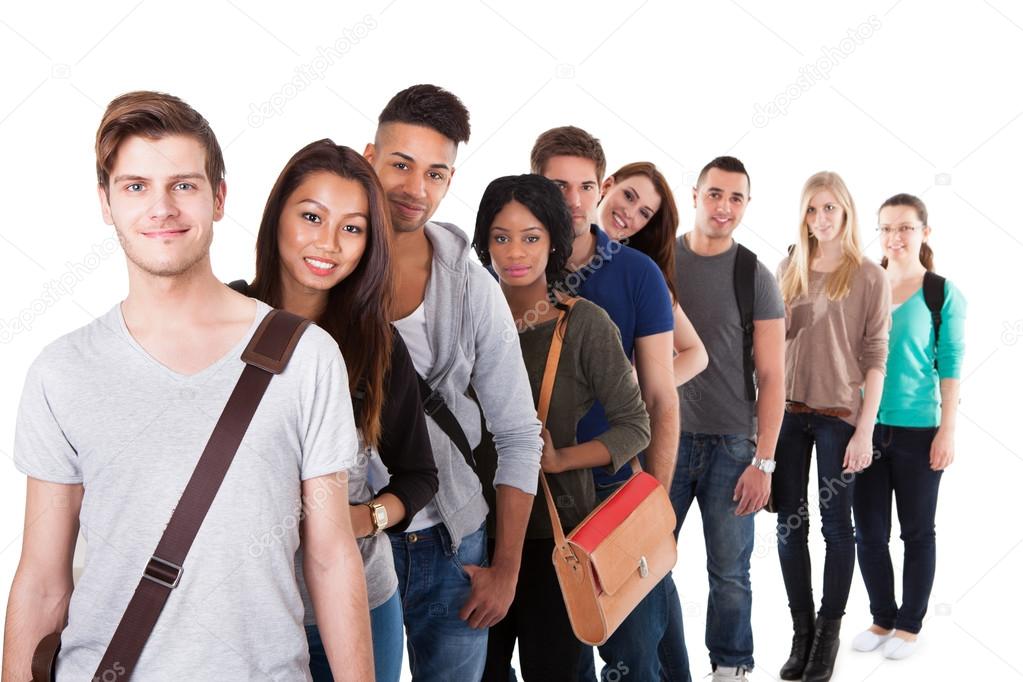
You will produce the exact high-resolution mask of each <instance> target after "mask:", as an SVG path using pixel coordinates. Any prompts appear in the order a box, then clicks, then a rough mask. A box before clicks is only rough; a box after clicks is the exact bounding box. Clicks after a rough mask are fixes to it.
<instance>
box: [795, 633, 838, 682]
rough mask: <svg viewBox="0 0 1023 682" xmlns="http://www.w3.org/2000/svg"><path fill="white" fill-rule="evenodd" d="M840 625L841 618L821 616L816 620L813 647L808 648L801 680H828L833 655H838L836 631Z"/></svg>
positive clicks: (833, 658) (831, 671)
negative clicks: (808, 652) (807, 659)
mask: <svg viewBox="0 0 1023 682" xmlns="http://www.w3.org/2000/svg"><path fill="white" fill-rule="evenodd" d="M841 627H842V619H841V618H835V619H831V618H821V619H819V620H818V621H817V632H816V633H815V634H814V638H813V647H811V648H810V660H809V662H808V663H807V664H806V670H804V671H803V682H828V680H830V679H831V673H833V672H834V670H835V657H836V656H838V631H839V630H840V629H841Z"/></svg>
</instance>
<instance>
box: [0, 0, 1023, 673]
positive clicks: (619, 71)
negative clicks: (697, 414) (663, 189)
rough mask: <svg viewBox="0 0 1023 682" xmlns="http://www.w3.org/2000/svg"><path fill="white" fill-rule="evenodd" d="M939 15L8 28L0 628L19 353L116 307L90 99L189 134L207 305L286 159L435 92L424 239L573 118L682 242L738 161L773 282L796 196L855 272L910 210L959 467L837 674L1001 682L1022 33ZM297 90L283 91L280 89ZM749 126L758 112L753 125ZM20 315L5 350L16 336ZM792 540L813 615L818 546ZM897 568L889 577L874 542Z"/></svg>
mask: <svg viewBox="0 0 1023 682" xmlns="http://www.w3.org/2000/svg"><path fill="white" fill-rule="evenodd" d="M950 4H951V3H950ZM97 7H103V9H95V8H97ZM945 7H947V6H946V5H945V4H943V3H942V4H939V3H927V2H923V1H922V0H900V1H899V2H895V1H894V0H883V1H873V2H871V1H868V2H864V3H856V4H855V5H854V4H853V3H845V4H841V5H831V4H825V3H820V2H812V3H811V2H800V3H785V4H784V5H782V4H781V3H777V4H775V3H772V4H771V5H767V4H765V3H753V2H752V1H751V0H743V1H742V2H721V3H703V4H700V5H694V4H689V3H686V4H682V3H677V2H667V1H664V2H657V1H654V0H651V1H649V2H633V1H625V0H623V2H620V3H617V4H614V5H610V4H608V5H604V4H595V3H571V4H569V3H554V2H542V3H539V2H535V3H534V2H528V3H526V2H519V3H515V4H507V5H506V4H500V5H499V4H498V3H497V2H493V3H464V4H460V5H458V8H457V10H445V9H442V4H441V3H420V2H413V0H394V1H393V2H390V3H389V4H384V3H381V4H372V3H361V4H360V3H339V2H332V3H321V4H316V5H308V6H306V5H300V4H296V3H282V2H259V3H241V2H226V1H220V0H217V1H213V2H204V3H193V2H176V3H160V2H155V1H154V0H143V1H142V2H137V3H136V2H135V1H134V0H130V1H128V2H109V3H73V4H72V3H63V4H62V5H60V6H58V4H55V3H46V4H44V3H27V2H22V3H18V4H12V3H5V6H4V8H3V10H2V11H0V64H3V70H2V88H0V150H2V151H0V155H2V159H3V164H2V166H0V198H2V201H0V205H2V207H3V210H4V212H5V215H4V217H3V220H2V221H0V259H2V264H3V267H2V268H0V291H2V292H3V293H2V304H0V352H2V356H0V357H2V363H0V372H2V377H3V380H2V386H0V453H2V455H0V467H2V469H0V470H2V477H0V594H2V595H3V596H2V597H0V600H3V601H2V602H0V604H6V596H7V589H8V586H9V584H10V580H11V578H12V576H13V574H14V570H15V568H16V565H17V561H18V555H19V550H20V545H21V542H20V540H21V527H22V518H23V509H24V507H23V504H24V485H25V483H24V478H23V477H22V476H21V474H19V473H18V472H17V471H16V470H15V468H14V465H13V462H12V461H11V446H12V443H13V440H14V422H15V412H16V407H17V402H18V396H19V393H20V390H21V385H22V381H23V378H24V373H25V370H26V368H27V367H28V365H29V363H30V362H31V360H32V359H33V358H34V357H35V356H36V354H37V353H38V352H39V351H40V349H41V348H42V347H43V346H44V345H45V344H47V343H49V342H50V341H52V340H53V339H55V338H57V337H58V336H60V335H62V334H64V333H66V332H68V331H70V330H72V329H74V328H76V327H79V326H81V325H84V324H86V323H88V322H89V321H91V320H92V319H93V318H94V317H95V316H97V315H100V314H102V313H103V312H105V311H106V310H108V309H109V308H110V306H111V305H113V304H114V303H115V302H116V301H119V300H120V299H121V298H122V297H123V296H124V294H125V291H126V276H125V267H124V259H123V257H122V255H121V253H120V252H119V248H117V247H116V242H115V241H112V230H111V228H109V227H107V226H106V225H105V224H104V223H103V222H102V220H101V218H100V213H99V210H98V207H97V201H96V193H95V175H94V172H95V170H94V156H93V146H92V145H93V141H94V135H95V129H96V126H97V124H98V122H99V119H100V116H101V113H102V110H103V107H104V106H105V104H106V102H108V101H109V100H110V99H111V98H112V97H114V96H116V95H117V94H119V93H121V92H124V91H127V90H133V89H156V90H163V91H168V92H171V93H174V94H177V95H179V96H181V97H182V98H184V99H185V100H186V101H188V102H189V103H191V104H193V105H194V106H195V107H196V108H197V109H198V110H199V111H201V112H202V113H203V114H204V115H205V116H206V117H207V118H208V119H209V120H210V122H211V123H212V124H213V127H214V130H215V131H216V132H217V133H218V135H219V138H220V141H221V144H222V146H223V147H224V150H225V155H226V159H227V181H228V188H229V191H228V195H227V216H226V217H225V218H224V220H223V221H221V222H220V223H219V224H218V225H217V227H216V230H215V233H216V236H215V239H214V244H213V266H214V271H215V272H216V273H217V275H218V276H220V278H221V279H224V280H230V279H235V278H238V277H250V276H251V274H252V271H253V248H254V243H255V232H256V228H257V225H258V222H259V216H260V214H261V211H262V207H263V202H264V201H265V198H266V194H267V193H268V191H269V189H270V186H271V184H272V183H273V180H274V179H275V177H276V175H277V173H278V172H279V171H280V169H281V168H282V166H283V164H284V162H285V161H286V160H287V158H288V157H289V156H290V155H291V154H292V153H293V152H294V151H296V150H297V149H298V148H299V147H300V146H302V145H304V144H305V143H307V142H309V141H312V140H314V139H318V138H322V137H327V136H329V137H331V138H333V139H334V140H335V141H337V142H339V143H343V144H348V145H351V146H353V147H355V148H356V149H359V150H361V149H362V148H363V146H364V144H365V143H366V142H367V141H369V140H370V139H371V136H372V133H373V130H374V120H375V117H376V115H377V114H378V113H379V111H380V109H381V108H382V107H383V105H384V104H385V103H386V101H387V100H388V99H389V98H390V96H391V95H392V94H394V93H395V92H397V91H398V90H399V89H401V88H404V87H405V86H407V85H410V84H413V83H420V82H431V83H436V84H439V85H442V86H444V87H446V88H448V89H450V90H452V91H453V92H455V93H456V94H458V95H459V96H460V97H461V98H462V99H463V100H464V102H465V103H466V105H467V106H468V108H469V110H470V112H471V115H472V124H473V135H472V140H471V141H470V143H469V144H468V145H467V146H466V147H465V148H464V149H462V150H461V152H460V156H459V161H458V164H457V166H458V172H457V173H456V175H455V177H454V182H453V186H452V188H451V191H450V192H449V194H448V197H447V199H446V200H445V201H444V202H443V203H442V204H441V205H440V208H439V210H438V211H437V214H436V217H437V218H438V219H442V220H448V221H453V222H455V223H457V224H459V225H461V226H462V227H463V228H467V229H470V230H471V226H472V224H473V221H474V208H475V206H476V204H477V202H478V200H479V196H480V194H481V192H482V190H483V188H484V187H485V185H486V184H487V183H488V182H489V181H490V180H491V179H493V178H494V177H496V176H498V175H504V174H508V173H518V172H526V171H527V170H528V154H529V149H530V147H531V145H532V143H533V140H534V139H535V138H536V136H537V134H538V133H540V132H542V131H543V130H545V129H547V128H550V127H552V126H556V125H564V124H569V123H572V124H575V125H579V126H581V127H583V128H585V129H586V130H588V131H590V132H591V133H593V134H595V135H596V136H598V137H599V138H601V140H602V141H603V143H604V147H605V150H606V152H607V155H608V159H609V170H612V169H614V168H616V167H617V166H619V165H621V164H623V163H625V162H629V161H636V160H650V161H654V162H656V163H657V164H658V165H659V166H660V167H661V169H662V170H663V171H664V172H665V174H666V175H667V176H668V178H669V180H670V181H671V183H672V184H673V186H674V187H675V191H676V193H677V197H678V199H679V203H680V205H681V209H682V226H683V227H684V228H689V227H690V226H691V222H692V201H691V198H690V195H689V187H691V185H692V183H693V181H694V179H695V173H696V172H698V170H699V168H700V167H701V166H702V165H703V164H704V163H705V162H706V161H708V160H709V159H710V158H712V157H714V156H717V155H719V154H726V153H727V154H733V155H736V156H738V157H740V158H741V159H743V160H744V161H745V162H746V164H747V167H748V168H749V171H750V174H751V175H752V196H753V201H752V203H751V204H750V207H749V209H748V211H747V213H746V220H745V223H744V225H743V226H742V227H741V228H740V229H739V230H738V231H737V233H736V236H737V237H738V238H739V239H740V240H741V241H743V242H744V243H745V244H747V245H748V246H750V247H751V248H752V249H754V250H755V251H757V252H758V253H759V255H760V257H761V259H762V260H764V261H765V262H767V263H768V265H769V266H771V267H772V268H773V267H774V266H775V265H776V264H777V262H778V260H780V258H781V255H782V251H783V249H784V247H785V245H786V244H789V243H791V242H792V241H794V239H795V234H796V232H795V231H796V226H797V216H796V212H797V209H798V201H799V191H800V187H801V185H802V183H803V181H804V180H805V179H806V178H807V177H808V176H809V175H810V174H812V173H813V172H815V171H818V170H823V169H830V170H835V171H838V172H839V173H841V174H842V176H843V177H844V179H845V180H846V182H847V184H848V186H849V188H850V190H851V191H852V193H853V196H854V198H855V200H856V202H857V207H858V209H859V213H860V216H861V225H860V229H861V234H862V235H863V237H864V242H865V243H869V244H870V246H869V249H868V250H869V253H870V255H871V256H872V257H878V256H879V253H878V248H877V242H876V239H875V238H874V237H875V233H874V231H873V229H874V221H875V215H876V208H877V206H878V205H879V204H880V203H881V201H882V200H884V199H885V198H886V197H888V196H890V195H892V194H894V193H896V192H911V193H914V194H917V195H919V196H922V197H923V199H924V200H925V201H926V202H927V204H928V207H929V208H930V212H931V224H932V225H933V227H934V233H933V237H932V244H933V246H934V250H935V252H936V262H937V268H938V270H939V272H941V273H942V274H945V275H947V276H948V277H950V278H951V279H952V280H953V281H955V283H956V284H957V285H958V286H959V287H960V289H961V290H962V291H963V292H964V293H965V294H966V296H967V298H968V299H969V302H970V309H969V320H968V331H967V344H968V355H967V360H966V365H965V370H964V373H963V398H962V410H961V412H960V423H959V430H958V439H957V441H958V456H957V460H956V462H955V464H954V465H953V466H952V468H951V469H950V470H949V471H948V473H947V474H946V475H945V478H944V480H943V482H942V489H941V498H940V509H939V512H938V520H937V527H938V574H937V580H936V583H935V586H934V591H933V594H932V601H931V605H930V611H929V613H928V617H927V621H926V623H925V625H924V630H923V633H922V638H921V642H922V644H921V647H920V650H919V652H918V654H917V655H916V656H915V657H914V658H912V659H910V660H907V661H903V662H886V661H884V659H883V658H881V656H880V655H879V654H857V653H854V652H852V651H851V650H850V649H849V642H850V640H851V638H852V636H853V635H854V634H855V633H856V632H858V631H859V630H860V629H862V628H863V627H865V626H866V625H868V624H869V614H868V610H867V601H866V595H865V591H864V589H863V585H862V581H861V579H860V577H859V574H858V573H857V575H856V576H855V578H854V583H853V590H852V596H851V598H850V601H849V607H848V615H847V617H846V619H845V627H844V629H843V646H842V652H841V654H840V656H839V661H838V674H837V675H836V677H835V679H836V680H864V679H870V680H877V681H880V680H896V679H898V680H904V679H925V678H926V679H1016V678H1019V677H1023V672H1021V671H1023V663H1020V659H1019V656H1018V655H1017V650H1018V632H1019V629H1018V628H1019V625H1018V614H1019V612H1020V610H1021V607H1023V604H1021V601H1023V600H1021V598H1020V590H1019V581H1018V576H1019V575H1020V574H1021V573H1023V551H1021V550H1020V544H1021V543H1023V530H1021V526H1020V524H1019V522H1018V519H1019V515H1018V513H1017V510H1018V506H1019V499H1020V491H1019V485H1018V481H1019V480H1020V474H1021V473H1023V461H1021V460H1023V457H1021V453H1023V448H1021V446H1020V445H1019V441H1018V440H1016V437H1015V436H1016V424H1017V421H1016V420H1017V419H1018V418H1019V417H1018V414H1019V410H1018V396H1019V382H1020V379H1021V372H1020V369H1021V353H1023V350H1021V348H1020V345H1023V344H1020V343H1019V342H1020V340H1021V339H1023V310H1021V307H1023V306H1021V303H1020V292H1021V287H1020V284H1019V265H1018V264H1019V262H1020V260H1021V257H1023V241H1021V240H1023V234H1021V233H1020V230H1019V227H1018V224H1017V215H1016V206H1015V200H1016V199H1017V198H1018V193H1019V186H1018V181H1019V177H1020V173H1019V168H1018V159H1017V158H1016V156H1017V154H1018V152H1019V151H1020V149H1021V146H1020V142H1021V139H1023V121H1020V120H1019V119H1020V117H1021V116H1023V91H1021V90H1020V88H1019V87H1018V83H1017V85H1015V86H1014V85H1012V83H1013V82H1017V79H1018V74H1019V66H1020V58H1021V52H1023V48H1021V45H1023V40H1021V39H1023V10H1021V9H1020V8H1019V6H1018V5H1015V4H1014V3H1010V2H1008V0H993V1H992V2H976V3H960V4H958V5H957V6H956V9H955V10H950V9H944V8H945ZM850 31H851V32H852V35H854V36H856V37H855V38H852V37H850ZM339 41H340V42H339ZM321 48H322V50H323V51H318V50H320V49H321ZM330 48H333V50H334V52H330V51H329V49H330ZM815 65H816V66H818V68H829V69H830V70H829V74H828V77H827V78H821V77H820V76H819V75H818V74H819V72H817V74H815V73H813V72H812V71H811V67H813V66H815ZM314 69H315V70H317V77H315V78H314V77H310V74H311V71H312V70H314ZM303 73H305V74H306V75H305V76H303V75H301V74H303ZM295 79H300V80H301V79H304V81H305V82H306V83H307V84H308V85H307V86H305V87H303V88H302V89H301V90H296V89H295V88H294V87H293V85H290V84H293V83H294V81H295ZM801 79H802V80H801ZM263 102H274V103H275V105H276V106H277V109H276V110H275V111H273V112H272V114H271V115H269V116H265V115H264V116H262V117H261V118H260V117H257V116H255V115H254V114H253V112H255V111H258V110H259V105H260V103H263ZM772 102H774V103H776V104H777V105H779V106H778V110H771V111H767V110H765V109H763V108H760V109H758V108H757V107H758V105H760V107H766V106H767V105H768V104H769V103H772ZM782 109H784V111H782ZM758 111H759V112H761V115H759V116H757V112H758ZM90 254H91V255H90ZM62 279H63V281H65V282H66V283H67V286H66V287H65V288H64V289H63V290H62V291H60V293H58V294H57V295H56V296H54V295H53V292H54V291H55V289H53V288H52V287H53V286H54V285H53V284H52V283H53V281H54V280H57V281H60V280H62ZM48 292H49V294H48ZM721 294H722V296H723V297H725V298H728V299H730V298H731V292H721ZM19 319H20V320H21V322H22V324H23V325H24V326H25V327H27V329H19V328H17V327H16V326H15V321H16V320H19ZM82 400H83V402H84V401H87V400H88V397H87V396H82ZM773 521H774V518H773V517H772V516H767V515H764V514H762V515H760V516H759V517H758V519H757V542H756V549H755V553H754V559H753V569H752V579H753V588H754V595H755V599H754V611H753V619H754V633H755V637H756V658H757V669H756V671H755V673H754V675H753V679H758V680H770V679H775V678H776V675H777V670H778V669H779V667H780V665H781V663H782V662H783V660H784V658H785V657H786V655H787V652H788V643H789V637H790V629H789V616H788V611H787V607H786V599H785V593H784V589H783V587H782V582H781V575H780V571H779V568H778V560H777V555H776V552H775V549H774V535H773ZM896 533H897V531H896ZM812 535H813V540H812V543H813V544H812V550H813V556H814V562H815V563H814V572H815V574H816V575H817V576H818V589H817V590H816V591H815V592H816V594H817V596H818V597H819V594H820V593H819V576H820V573H821V569H822V558H823V541H822V540H821V539H820V536H819V525H818V523H817V522H816V521H815V522H814V527H813V529H812ZM893 549H894V551H895V553H896V554H897V555H899V554H901V544H900V543H899V541H898V540H897V539H896V540H895V541H894V542H893ZM704 562H705V554H704V550H703V541H702V537H701V530H700V519H699V514H698V513H696V510H695V508H694V511H693V513H692V514H691V515H690V517H689V519H688V520H687V522H686V525H685V528H684V529H683V533H682V538H681V541H680V559H679V564H678V568H677V570H676V572H675V576H676V580H677V581H678V583H679V589H680V592H681V594H682V596H683V599H684V613H685V625H686V631H687V633H688V635H689V639H688V644H689V652H690V657H691V659H692V663H693V677H694V678H699V677H701V676H702V675H704V674H706V673H707V672H709V669H710V666H709V664H708V662H707V658H706V649H705V648H704V644H703V627H704V619H705V611H706V595H707V587H706V573H705V569H704ZM896 565H897V567H900V566H901V559H898V558H897V561H896ZM127 588H128V586H126V589H127ZM1012 632H1016V633H1017V635H1012V634H1011V633H1012ZM225 655H230V654H229V653H228V652H225ZM622 679H625V680H627V679H628V677H627V676H626V677H623V678H622Z"/></svg>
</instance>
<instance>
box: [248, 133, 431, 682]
mask: <svg viewBox="0 0 1023 682" xmlns="http://www.w3.org/2000/svg"><path fill="white" fill-rule="evenodd" d="M390 239H391V225H390V218H389V217H388V210H387V206H386V204H385V200H384V193H383V190H382V189H381V187H380V182H379V180H377V177H376V174H375V173H374V172H373V169H372V167H371V166H370V165H369V162H367V161H366V160H365V159H364V158H363V157H362V156H361V155H360V154H358V153H357V152H355V151H354V150H352V149H350V148H348V147H343V146H340V145H336V144H334V143H333V142H332V141H331V140H319V141H317V142H313V143H311V144H309V145H307V146H306V147H303V148H302V149H301V150H299V151H298V152H297V153H296V154H295V155H294V156H293V157H292V158H291V159H290V160H289V161H288V163H287V165H286V166H285V167H284V170H283V171H281V174H280V176H279V177H278V179H277V182H276V183H275V184H274V187H273V189H272V190H271V191H270V196H269V198H268V199H267V202H266V208H265V209H264V211H263V219H262V222H261V223H260V227H259V234H258V236H257V238H256V276H255V279H254V280H253V281H252V284H251V285H245V283H244V282H241V283H236V284H235V285H233V286H236V288H239V289H241V290H243V292H244V293H247V294H248V295H250V296H253V297H254V298H258V299H260V300H262V301H264V302H266V303H267V304H269V305H271V306H273V307H275V308H284V309H285V310H288V311H290V312H293V313H296V314H298V315H302V316H303V317H307V318H309V319H311V320H313V321H314V322H316V323H317V324H318V325H319V326H321V327H323V328H324V329H325V330H326V331H328V332H329V333H330V334H331V336H333V337H334V339H335V340H336V341H337V342H338V346H339V347H340V349H341V353H342V355H343V356H344V359H345V365H346V366H347V368H348V385H347V386H323V387H322V390H326V391H331V390H343V391H350V392H351V394H352V403H353V406H354V407H355V423H356V426H357V427H358V428H359V436H360V452H359V457H358V463H357V466H356V468H355V469H354V470H353V471H352V472H350V479H349V484H348V486H349V487H348V490H349V502H350V503H351V506H350V512H351V520H352V527H353V530H354V531H355V535H356V537H357V538H358V544H359V548H360V550H361V552H362V557H363V562H364V564H365V570H366V581H367V587H368V593H369V606H370V620H371V625H372V632H373V649H374V651H373V654H374V656H373V657H374V663H375V666H376V675H377V679H378V680H388V681H394V682H397V680H398V678H399V675H400V673H401V659H402V613H401V602H400V599H399V597H398V592H397V588H398V581H397V577H396V575H395V573H394V563H393V556H392V554H391V547H390V544H389V542H388V541H387V538H386V537H385V536H383V535H381V534H380V533H381V531H382V530H384V529H385V528H386V529H387V530H392V531H400V530H402V529H403V528H404V527H405V526H406V525H408V522H409V520H411V518H412V517H413V516H414V515H415V513H416V512H417V511H419V510H420V509H422V508H423V507H424V506H425V505H426V504H427V503H428V502H429V501H430V499H432V497H433V495H434V493H436V491H437V468H436V466H435V465H434V462H433V453H432V450H431V448H430V437H429V434H428V432H427V429H426V420H425V416H424V414H423V409H422V404H421V402H420V398H419V387H418V383H417V381H418V380H417V377H416V373H415V369H414V367H413V365H412V358H411V357H410V356H409V353H408V350H407V349H406V347H405V345H404V343H403V342H402V340H401V337H400V336H399V335H398V334H396V333H395V331H394V329H393V327H392V326H391V324H390V322H389V320H390V313H391V309H390V308H391V301H392V286H393V285H392V276H391V265H390ZM374 458H379V460H380V461H381V462H382V464H383V465H384V466H385V467H386V468H387V470H388V472H389V473H390V481H389V482H388V483H387V485H386V486H385V487H383V488H382V489H381V490H377V491H373V490H372V489H371V488H370V484H369V481H368V470H369V467H370V465H371V462H372V460H373V459H374ZM306 504H315V501H307V502H306ZM301 554H302V553H301V551H300V552H299V555H298V557H297V561H298V563H299V564H301V563H302V556H301ZM309 569H310V567H306V569H305V570H309ZM298 575H299V576H301V575H302V572H301V570H299V571H298ZM301 586H302V588H303V589H302V591H303V598H304V599H305V601H306V616H305V622H306V633H307V636H308V638H309V652H310V668H311V671H312V673H313V679H314V680H316V681H317V682H319V681H320V680H329V679H331V677H330V670H329V668H328V667H327V666H326V660H327V659H326V653H325V651H324V648H323V643H322V642H321V641H320V637H319V632H318V631H317V628H316V625H315V614H314V613H313V611H312V608H311V606H310V602H309V599H308V595H307V594H306V590H305V586H304V584H301Z"/></svg>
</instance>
